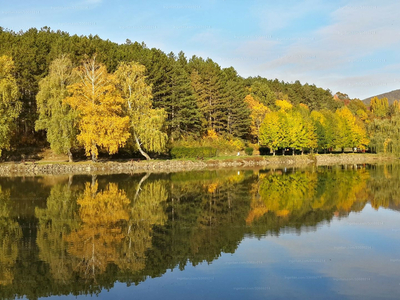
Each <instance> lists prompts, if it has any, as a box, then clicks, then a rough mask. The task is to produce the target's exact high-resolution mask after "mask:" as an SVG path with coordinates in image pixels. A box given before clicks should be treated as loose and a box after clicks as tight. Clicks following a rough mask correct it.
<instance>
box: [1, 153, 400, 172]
mask: <svg viewBox="0 0 400 300" xmlns="http://www.w3.org/2000/svg"><path fill="white" fill-rule="evenodd" d="M395 161H398V158H397V157H395V156H388V155H380V154H324V155H297V156H291V155H290V156H242V157H236V158H232V159H218V160H217V159H210V160H194V161H192V160H151V161H128V162H113V161H108V162H98V163H93V162H90V161H88V162H78V163H49V164H43V163H34V162H29V163H3V164H0V176H30V175H32V176H35V175H46V174H48V175H56V174H101V173H102V174H117V173H139V172H177V171H189V170H201V169H207V168H231V167H235V168H239V167H261V168H263V167H266V168H268V167H274V168H275V167H293V166H299V167H301V166H307V165H316V166H323V165H335V164H336V165H337V164H339V165H351V164H374V163H379V162H395Z"/></svg>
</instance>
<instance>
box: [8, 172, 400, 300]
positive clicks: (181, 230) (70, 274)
mask: <svg viewBox="0 0 400 300" xmlns="http://www.w3.org/2000/svg"><path fill="white" fill-rule="evenodd" d="M399 177H400V167H399V166H398V165H382V166H366V167H361V168H348V169H346V170H343V169H342V168H341V167H333V168H332V167H331V168H318V169H306V170H304V169H303V170H285V171H284V170H239V171H238V170H233V171H227V170H219V171H202V172H188V173H173V174H161V175H156V174H142V175H131V176H129V175H113V176H97V177H88V176H75V177H74V178H72V177H58V178H57V179H56V180H55V179H54V178H46V177H43V178H27V179H24V178H14V179H11V178H2V179H0V236H1V237H2V240H1V244H0V287H1V288H0V297H1V298H2V299H3V298H4V299H13V298H15V297H22V296H26V297H27V298H30V299H37V298H38V297H45V296H50V295H68V294H72V295H85V294H96V293H99V292H100V291H101V290H102V289H104V288H106V289H109V288H111V287H112V286H113V285H114V283H115V282H117V281H119V282H124V283H127V284H128V285H130V284H132V283H134V284H139V283H140V282H143V281H146V280H151V279H149V277H158V276H161V275H162V274H165V273H166V272H167V271H168V270H172V269H175V268H177V267H178V268H179V269H180V270H184V269H185V268H187V267H188V266H189V265H192V266H197V265H198V264H199V263H201V262H208V263H212V262H215V261H216V260H218V258H219V257H221V255H222V254H223V253H232V254H233V253H235V251H236V250H237V248H238V245H239V244H240V243H241V242H242V241H243V240H244V238H246V237H251V236H255V237H258V238H260V237H263V236H274V235H279V234H283V233H285V232H296V233H298V234H300V233H301V232H302V231H309V230H316V229H317V228H318V227H319V226H321V225H322V224H325V223H326V222H330V221H331V220H332V219H334V218H335V219H340V218H346V217H347V216H348V215H349V213H351V212H360V211H362V210H363V209H364V207H365V206H366V205H367V204H368V203H370V204H371V206H372V207H373V208H374V209H376V210H377V209H379V208H381V207H383V208H390V209H392V210H398V209H399V208H400V200H399V196H398V195H400V181H399Z"/></svg>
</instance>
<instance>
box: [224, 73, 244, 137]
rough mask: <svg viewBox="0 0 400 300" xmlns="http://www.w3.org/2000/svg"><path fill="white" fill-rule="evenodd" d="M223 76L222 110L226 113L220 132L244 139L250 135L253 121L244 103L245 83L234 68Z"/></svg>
mask: <svg viewBox="0 0 400 300" xmlns="http://www.w3.org/2000/svg"><path fill="white" fill-rule="evenodd" d="M222 75H223V79H222V85H223V89H222V91H221V100H220V103H221V104H220V109H221V111H222V112H224V114H223V115H222V116H221V121H222V122H223V124H224V126H223V127H222V128H221V129H220V131H225V132H226V133H228V134H230V135H233V136H235V137H240V138H244V137H245V136H246V135H248V134H249V133H250V125H251V119H250V110H249V108H248V106H247V104H246V102H245V101H244V98H245V93H244V86H243V83H242V81H241V80H240V78H239V77H238V75H237V73H236V71H235V69H233V68H227V69H224V70H223V71H222Z"/></svg>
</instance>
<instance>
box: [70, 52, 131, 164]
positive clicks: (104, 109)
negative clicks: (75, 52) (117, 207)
mask: <svg viewBox="0 0 400 300" xmlns="http://www.w3.org/2000/svg"><path fill="white" fill-rule="evenodd" d="M75 71H76V72H77V74H78V75H79V77H80V79H81V80H80V81H79V82H78V83H75V84H72V85H70V86H69V87H68V90H69V92H70V93H71V94H72V96H70V97H67V98H65V99H64V102H65V103H67V104H69V105H70V106H71V107H72V108H74V109H76V110H77V111H78V112H79V114H80V120H79V123H78V126H79V130H80V133H79V135H78V136H77V139H78V141H79V142H81V143H82V144H83V146H84V147H85V151H86V155H87V156H90V155H91V156H92V160H93V161H95V160H96V159H97V156H98V147H103V148H105V149H107V151H108V153H110V154H113V153H116V152H117V151H118V148H119V147H122V146H124V145H125V143H126V141H127V139H128V138H129V136H130V133H129V117H128V116H125V115H124V112H123V109H122V107H123V104H124V102H125V101H124V99H123V98H122V97H121V95H120V93H119V91H118V90H117V89H116V86H115V78H114V76H113V75H110V74H108V73H107V69H106V67H105V66H104V65H102V64H99V63H97V62H96V57H94V58H93V59H89V60H86V61H85V62H84V63H83V64H82V66H80V67H78V68H77V69H75Z"/></svg>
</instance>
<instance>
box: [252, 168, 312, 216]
mask: <svg viewBox="0 0 400 300" xmlns="http://www.w3.org/2000/svg"><path fill="white" fill-rule="evenodd" d="M316 183H317V175H316V173H310V172H304V173H303V172H296V173H292V174H285V175H275V174H272V175H270V176H267V177H266V178H265V179H263V180H262V181H261V182H260V187H259V193H260V196H261V198H262V200H263V202H264V205H265V207H266V208H267V209H268V210H269V211H273V212H275V213H276V214H278V215H283V216H284V215H287V214H288V213H289V212H291V211H293V210H299V209H300V208H301V207H302V205H303V204H304V201H306V200H308V201H310V199H312V197H313V195H314V191H315V186H316Z"/></svg>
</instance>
